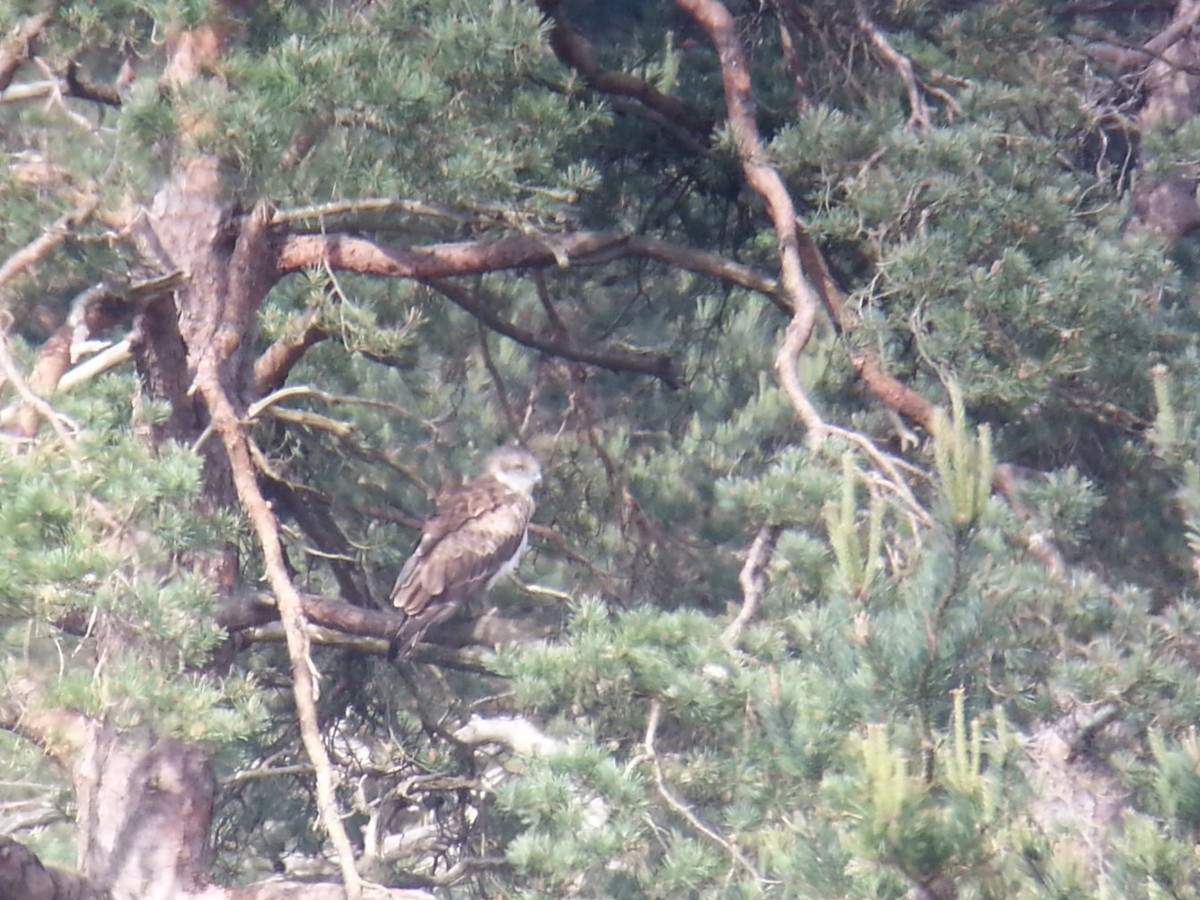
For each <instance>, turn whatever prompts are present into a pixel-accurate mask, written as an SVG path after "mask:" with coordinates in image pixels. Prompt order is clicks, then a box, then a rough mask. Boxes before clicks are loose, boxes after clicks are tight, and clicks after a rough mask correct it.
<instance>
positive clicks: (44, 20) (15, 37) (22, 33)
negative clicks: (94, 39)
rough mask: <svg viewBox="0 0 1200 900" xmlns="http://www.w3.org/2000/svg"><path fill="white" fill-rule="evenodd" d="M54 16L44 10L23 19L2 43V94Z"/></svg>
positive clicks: (0, 89) (0, 82)
mask: <svg viewBox="0 0 1200 900" xmlns="http://www.w3.org/2000/svg"><path fill="white" fill-rule="evenodd" d="M52 18H53V15H52V14H51V13H49V12H44V13H39V14H38V15H35V16H30V17H29V18H27V19H22V20H21V21H20V22H18V23H17V27H16V28H15V29H14V30H13V31H11V32H10V34H9V37H8V38H7V39H6V40H4V42H3V43H0V94H2V93H3V92H4V91H6V90H7V89H8V86H9V85H10V84H12V80H13V77H14V76H15V75H16V74H17V69H19V68H21V64H22V63H24V62H25V61H26V60H28V59H29V57H30V54H31V53H32V51H33V42H34V41H36V40H37V39H38V37H39V36H40V35H41V33H42V32H43V31H44V30H45V29H46V26H47V25H49V24H50V20H51V19H52Z"/></svg>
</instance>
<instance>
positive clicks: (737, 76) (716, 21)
mask: <svg viewBox="0 0 1200 900" xmlns="http://www.w3.org/2000/svg"><path fill="white" fill-rule="evenodd" d="M676 3H677V5H678V6H679V7H680V8H682V9H683V10H685V11H686V12H687V13H689V14H690V15H691V16H692V18H694V19H695V20H696V22H697V23H699V25H700V27H701V28H703V29H704V30H705V31H706V32H707V33H708V36H709V38H710V39H711V40H712V43H713V46H714V47H715V48H716V50H717V56H718V58H719V60H720V64H721V80H722V82H723V83H724V86H725V108H726V110H727V112H728V116H729V128H730V131H731V132H732V134H733V141H734V144H735V145H736V147H737V151H738V157H739V159H740V160H741V163H742V172H743V173H744V175H745V177H746V183H747V184H748V185H749V186H750V187H751V189H753V190H754V191H755V193H757V194H758V195H759V196H761V197H762V198H763V202H764V203H766V206H767V213H768V215H769V216H770V217H771V222H772V224H773V225H774V227H775V236H776V238H777V240H778V245H779V271H780V281H781V283H782V286H783V296H784V299H786V300H787V302H788V305H789V306H790V308H791V313H792V320H791V322H790V323H788V327H787V330H786V332H785V335H784V340H783V342H782V344H781V345H780V348H779V352H778V354H777V355H776V358H775V371H776V375H777V376H778V378H779V380H780V383H781V384H782V386H783V388H784V390H785V392H786V393H787V395H788V399H789V400H790V401H791V404H792V408H793V410H794V411H795V413H796V417H797V418H798V419H800V421H801V423H803V425H804V427H805V429H806V431H807V440H808V442H809V445H810V446H812V447H818V446H820V444H821V443H822V442H823V441H824V439H825V423H824V422H822V421H821V417H820V415H819V414H818V413H817V410H816V408H815V407H813V405H812V403H811V402H810V401H809V399H808V396H807V394H806V393H805V392H804V389H803V387H802V385H801V384H800V379H799V376H798V375H797V373H796V359H797V357H798V356H799V354H800V352H801V351H802V350H803V349H804V347H805V346H806V345H807V344H808V341H809V338H810V337H812V331H813V326H814V325H815V323H816V316H817V308H818V306H819V305H820V299H819V297H818V296H817V292H816V290H815V289H814V288H813V286H812V283H811V282H810V281H809V280H808V279H807V278H806V277H805V274H804V269H803V267H802V265H801V262H800V245H799V243H798V240H797V235H796V231H797V229H796V210H795V207H794V206H793V204H792V198H791V196H790V195H789V194H788V192H787V187H786V186H785V185H784V183H783V179H782V178H780V177H779V173H778V172H777V171H776V170H775V168H774V167H773V166H772V165H771V164H770V162H769V161H768V157H767V153H766V150H765V149H764V148H763V145H762V139H761V138H760V137H759V134H758V126H757V124H755V121H754V100H753V95H752V92H751V87H750V68H749V64H748V62H747V60H746V58H745V54H744V53H743V52H742V48H741V44H740V42H739V41H738V35H737V28H736V25H735V23H734V20H733V16H731V15H730V14H729V10H728V9H726V8H725V6H724V4H723V3H721V2H720V0H676Z"/></svg>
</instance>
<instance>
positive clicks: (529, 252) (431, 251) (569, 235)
mask: <svg viewBox="0 0 1200 900" xmlns="http://www.w3.org/2000/svg"><path fill="white" fill-rule="evenodd" d="M628 257H636V258H642V259H653V260H657V261H658V262H662V263H666V264H667V265H672V266H677V267H678V268H680V269H684V270H686V271H688V272H695V273H696V274H698V275H707V276H709V277H712V278H717V279H719V280H721V281H724V282H727V283H729V284H736V285H738V286H740V287H744V288H746V289H748V290H751V291H757V292H759V293H762V294H766V295H767V296H768V297H769V298H770V299H771V300H772V302H774V303H775V304H776V305H777V306H779V308H780V309H782V310H784V311H787V312H791V306H789V305H788V303H787V301H786V299H784V298H781V297H779V296H777V295H778V293H779V290H780V287H779V282H778V280H777V279H775V278H774V277H772V276H771V275H768V274H766V273H764V272H762V271H761V270H759V269H756V268H754V267H753V266H747V265H744V264H743V263H738V262H734V261H733V260H730V259H727V258H725V257H723V256H721V255H720V254H718V253H710V252H708V251H704V250H696V249H695V248H692V247H686V246H684V245H682V244H672V243H670V242H669V241H661V240H657V239H654V238H647V237H640V236H637V235H625V234H617V233H614V232H604V231H565V232H560V233H556V234H537V235H533V234H522V235H509V236H507V237H503V238H488V239H484V240H478V241H460V242H456V243H443V244H430V245H426V246H420V247H406V246H397V245H389V244H383V243H380V242H377V241H371V240H367V239H366V238H361V237H354V236H351V235H347V234H290V235H283V236H282V237H281V238H280V239H279V274H281V275H286V274H289V273H291V272H298V271H300V270H302V269H309V268H318V267H321V266H326V265H327V266H329V267H331V268H334V269H344V270H346V271H350V272H357V273H359V274H360V275H381V276H387V277H392V278H413V279H418V280H421V279H431V278H450V277H454V276H457V275H482V274H486V273H488V272H499V271H504V270H510V269H527V268H534V267H538V268H546V267H549V266H557V267H559V268H577V267H581V266H596V265H601V264H603V263H608V262H612V261H613V260H617V259H625V258H628Z"/></svg>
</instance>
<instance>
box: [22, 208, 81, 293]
mask: <svg viewBox="0 0 1200 900" xmlns="http://www.w3.org/2000/svg"><path fill="white" fill-rule="evenodd" d="M96 203H97V200H96V199H95V198H94V197H93V198H88V199H87V200H85V201H84V202H83V203H81V204H80V205H79V206H77V207H76V208H75V209H73V210H71V212H69V213H64V214H63V215H61V216H59V217H58V219H57V220H56V221H55V222H54V223H53V224H52V225H51V226H50V227H49V228H47V229H46V230H45V231H43V232H42V233H41V234H40V235H38V236H37V237H36V238H34V239H33V240H32V241H30V242H29V243H28V244H26V245H25V246H24V247H22V248H21V249H20V250H17V251H16V252H15V253H13V254H12V255H11V256H10V257H9V258H8V259H6V260H5V261H4V263H3V264H2V265H0V285H3V284H5V283H7V282H9V281H12V279H13V278H15V277H16V276H17V275H20V274H21V273H22V272H24V271H25V270H26V269H28V268H29V267H30V266H32V265H33V264H34V263H36V262H38V260H40V259H42V258H43V257H44V256H46V254H48V253H49V252H50V251H51V250H53V249H54V248H55V247H57V246H58V245H59V244H61V243H62V242H63V241H65V240H66V239H67V238H69V237H70V236H71V234H72V233H73V231H74V228H75V226H77V225H79V224H80V223H81V222H83V221H84V220H85V219H87V217H88V216H90V215H91V214H92V212H93V211H94V210H95V209H96Z"/></svg>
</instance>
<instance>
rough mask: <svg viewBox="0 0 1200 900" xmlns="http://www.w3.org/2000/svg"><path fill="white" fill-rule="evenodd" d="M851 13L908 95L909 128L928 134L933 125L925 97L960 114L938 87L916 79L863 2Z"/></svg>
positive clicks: (952, 102)
mask: <svg viewBox="0 0 1200 900" xmlns="http://www.w3.org/2000/svg"><path fill="white" fill-rule="evenodd" d="M854 13H855V16H856V18H857V19H858V27H859V28H861V29H862V30H863V32H864V33H865V34H866V35H867V38H868V40H870V42H871V46H873V47H874V48H875V52H876V53H878V54H879V55H880V56H882V57H883V60H884V62H886V63H887V64H888V65H889V66H891V67H892V68H893V69H895V70H896V74H897V75H899V76H900V81H901V83H903V85H904V90H905V91H906V92H907V93H908V109H909V114H908V127H909V128H912V129H914V130H916V131H928V130H929V129H930V128H931V127H932V125H933V122H932V119H931V118H930V115H929V107H928V106H927V105H926V104H925V96H924V95H925V94H929V95H930V96H932V97H934V98H936V99H937V100H939V101H941V102H942V103H943V104H944V105H945V107H946V109H947V110H949V111H951V112H954V113H960V112H961V111H962V110H960V109H959V107H958V104H957V103H956V102H955V100H954V98H953V97H951V96H950V95H949V94H948V93H946V92H945V91H943V90H941V89H940V88H936V87H932V86H930V85H927V84H925V83H924V82H922V81H921V79H919V78H918V77H917V74H916V72H915V71H914V69H913V64H912V60H911V59H909V58H908V57H907V56H905V55H904V54H903V53H901V52H900V51H899V50H897V49H896V48H895V47H893V46H892V43H891V41H889V40H888V39H887V36H886V35H885V34H884V33H883V32H882V31H880V30H879V26H878V25H876V24H875V22H874V21H873V20H872V19H871V16H870V14H869V13H868V12H867V6H866V4H865V3H864V2H863V0H855V2H854Z"/></svg>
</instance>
